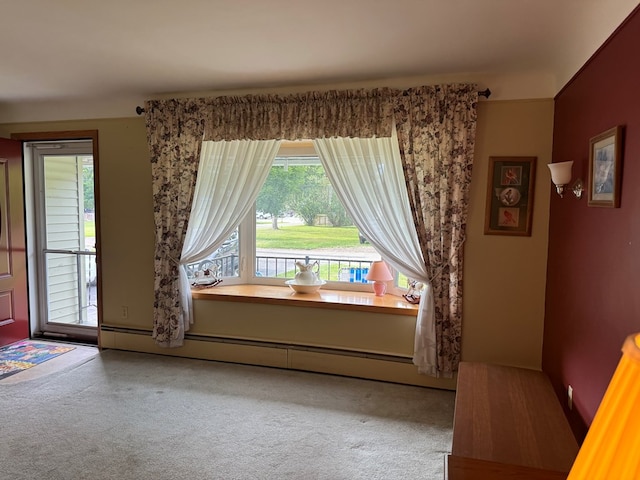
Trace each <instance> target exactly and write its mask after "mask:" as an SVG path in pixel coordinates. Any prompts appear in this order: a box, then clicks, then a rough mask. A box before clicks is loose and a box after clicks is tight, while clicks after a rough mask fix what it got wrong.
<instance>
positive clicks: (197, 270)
mask: <svg viewBox="0 0 640 480" xmlns="http://www.w3.org/2000/svg"><path fill="white" fill-rule="evenodd" d="M239 265H240V247H239V242H238V229H236V230H235V231H234V232H233V233H232V234H231V235H230V236H229V238H227V240H225V241H224V243H223V244H222V245H221V246H220V247H218V249H217V250H216V251H215V252H213V253H212V254H211V255H209V256H208V257H207V258H206V259H205V260H201V261H199V262H196V263H192V264H189V265H187V275H188V276H189V279H190V281H191V283H194V284H201V285H206V284H209V283H213V281H214V280H215V279H216V278H222V277H237V276H238V275H239Z"/></svg>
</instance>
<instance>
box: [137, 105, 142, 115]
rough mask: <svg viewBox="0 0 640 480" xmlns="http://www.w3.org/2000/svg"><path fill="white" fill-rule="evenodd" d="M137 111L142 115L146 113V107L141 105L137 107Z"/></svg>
mask: <svg viewBox="0 0 640 480" xmlns="http://www.w3.org/2000/svg"><path fill="white" fill-rule="evenodd" d="M136 113H137V114H138V115H142V114H143V113H144V108H142V107H140V106H138V107H136Z"/></svg>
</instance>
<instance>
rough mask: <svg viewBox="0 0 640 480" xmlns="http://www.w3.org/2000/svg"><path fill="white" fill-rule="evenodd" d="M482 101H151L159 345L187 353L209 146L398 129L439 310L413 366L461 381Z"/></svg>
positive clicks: (432, 97) (470, 91)
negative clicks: (189, 250)
mask: <svg viewBox="0 0 640 480" xmlns="http://www.w3.org/2000/svg"><path fill="white" fill-rule="evenodd" d="M477 97H478V94H477V87H476V85H450V86H432V87H418V88H415V89H409V90H405V91H400V90H392V89H386V88H383V89H374V90H353V91H330V92H309V93H304V94H298V95H290V96H277V95H261V96H251V95H249V96H244V97H217V98H202V99H174V100H156V101H150V102H146V103H145V111H146V124H147V136H148V143H149V149H150V153H151V162H152V175H153V195H154V218H155V223H156V247H155V261H154V264H155V302H154V329H153V337H154V338H155V340H156V343H157V344H158V345H161V346H169V347H174V346H180V345H182V342H183V338H184V330H185V328H188V325H187V326H186V327H185V326H184V323H183V321H182V319H183V313H182V312H183V310H182V308H181V305H180V295H179V280H178V278H179V276H178V266H179V265H178V260H179V258H180V254H181V251H182V246H183V243H184V238H185V233H186V229H187V224H188V219H189V212H190V209H191V203H192V198H193V192H194V188H195V183H196V175H197V169H198V162H199V156H200V148H201V142H202V141H203V140H212V141H219V140H242V139H249V140H267V139H286V140H296V139H301V138H325V137H360V138H371V137H389V136H391V131H392V128H393V122H395V123H396V127H397V132H398V141H399V143H400V151H401V156H402V161H403V168H404V171H405V177H406V182H407V188H408V191H409V197H410V204H411V207H412V210H413V215H414V220H415V223H416V229H417V231H418V236H419V239H420V245H421V248H422V250H423V251H422V254H423V256H424V258H425V259H426V260H425V262H426V263H427V268H428V271H429V272H430V277H431V288H432V290H433V294H434V295H433V299H434V305H435V307H434V309H433V311H434V315H435V316H434V323H435V340H434V339H433V338H430V339H428V338H426V337H425V335H424V332H426V331H427V329H426V328H424V327H425V325H420V324H419V325H418V326H417V331H416V339H417V341H416V354H415V356H414V363H416V364H417V365H418V366H419V369H420V371H422V372H424V373H429V374H431V375H438V376H450V375H452V374H453V372H455V370H456V369H457V364H458V362H459V358H460V332H461V319H462V288H461V287H462V243H463V241H464V230H465V224H466V216H467V207H468V190H469V181H470V179H471V165H472V161H473V149H474V137H475V119H476V108H475V107H476V101H477ZM431 336H432V337H433V335H431ZM426 341H429V342H432V343H433V342H435V344H436V350H437V354H436V356H437V365H435V366H431V367H428V366H427V365H426V364H425V362H424V358H425V353H424V342H426Z"/></svg>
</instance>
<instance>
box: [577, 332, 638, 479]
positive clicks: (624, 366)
mask: <svg viewBox="0 0 640 480" xmlns="http://www.w3.org/2000/svg"><path fill="white" fill-rule="evenodd" d="M622 352H623V354H622V358H621V359H620V363H619V364H618V367H617V368H616V371H615V373H614V374H613V378H612V379H611V382H610V383H609V386H608V387H607V391H606V392H605V394H604V398H603V399H602V402H601V403H600V406H599V407H598V411H597V412H596V416H595V417H594V419H593V423H592V424H591V427H589V431H588V433H587V436H586V438H585V440H584V443H583V444H582V447H580V451H579V452H578V456H577V457H576V460H575V462H574V464H573V466H572V467H571V471H570V472H569V476H568V477H567V480H638V479H640V334H635V335H631V336H629V337H628V338H627V339H626V341H625V343H624V345H623V347H622Z"/></svg>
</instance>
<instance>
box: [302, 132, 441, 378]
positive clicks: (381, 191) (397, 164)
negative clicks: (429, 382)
mask: <svg viewBox="0 0 640 480" xmlns="http://www.w3.org/2000/svg"><path fill="white" fill-rule="evenodd" d="M313 143H314V146H315V148H316V151H317V152H318V155H319V156H320V160H321V162H322V164H323V166H324V169H325V171H326V173H327V176H328V177H329V179H330V181H331V184H332V185H333V188H334V190H335V191H336V194H337V195H338V198H340V200H341V201H342V203H343V205H344V206H345V209H346V210H347V212H349V215H350V216H351V218H353V221H354V222H355V224H356V225H357V227H358V228H359V229H360V230H361V231H362V233H363V234H364V236H365V237H366V238H367V239H368V240H369V242H370V243H371V244H372V245H373V246H374V247H375V248H376V250H377V251H378V252H379V253H380V255H381V256H382V258H383V259H384V260H385V261H386V262H388V263H389V264H390V265H392V266H393V267H394V268H395V269H396V270H398V271H399V272H401V273H403V274H404V275H406V276H407V277H410V278H412V279H415V280H418V281H420V282H423V283H424V284H425V285H426V286H427V290H426V292H425V294H423V295H422V297H421V300H420V307H419V310H418V319H417V325H416V337H415V338H416V342H415V346H416V352H415V353H414V355H420V356H421V357H425V356H426V358H427V361H428V364H429V366H430V367H433V370H434V371H435V366H436V330H435V317H434V312H433V292H432V290H431V286H430V284H429V277H428V273H427V267H426V265H425V261H424V258H423V256H422V251H421V250H420V244H419V242H418V237H417V235H416V230H415V225H414V222H413V217H412V214H411V208H410V206H409V199H408V194H407V188H406V184H405V180H404V173H403V171H402V161H401V159H400V149H399V147H398V139H397V136H396V133H395V129H394V130H393V133H392V136H391V137H386V138H322V139H316V140H314V142H313ZM425 338H426V339H428V340H427V341H425Z"/></svg>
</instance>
